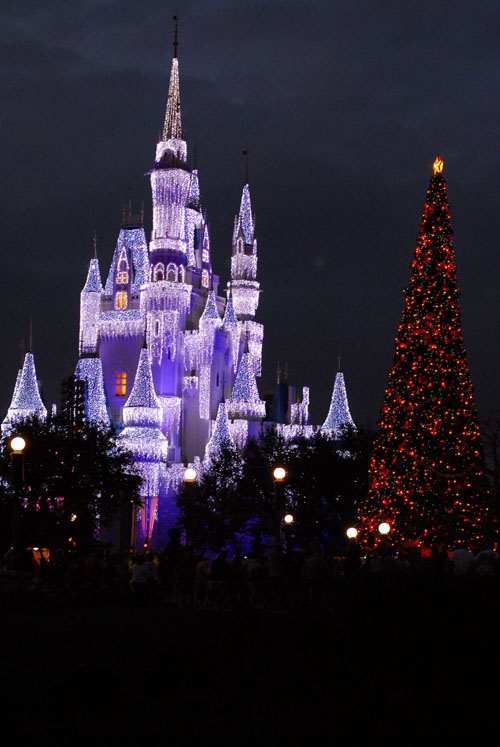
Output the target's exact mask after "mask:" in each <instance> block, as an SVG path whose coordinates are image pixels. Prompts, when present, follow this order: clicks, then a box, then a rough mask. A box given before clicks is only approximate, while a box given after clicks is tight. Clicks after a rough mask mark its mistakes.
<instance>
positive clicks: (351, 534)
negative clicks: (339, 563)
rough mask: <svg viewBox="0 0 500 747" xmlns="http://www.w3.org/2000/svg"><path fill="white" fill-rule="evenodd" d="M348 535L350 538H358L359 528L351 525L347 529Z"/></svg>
mask: <svg viewBox="0 0 500 747" xmlns="http://www.w3.org/2000/svg"><path fill="white" fill-rule="evenodd" d="M346 534H347V537H348V539H350V540H353V539H356V537H357V536H358V530H357V529H356V527H349V529H348V530H347V531H346Z"/></svg>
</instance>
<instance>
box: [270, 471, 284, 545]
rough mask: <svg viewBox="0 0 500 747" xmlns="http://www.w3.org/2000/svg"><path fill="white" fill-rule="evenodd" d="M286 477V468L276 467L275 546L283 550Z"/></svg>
mask: <svg viewBox="0 0 500 747" xmlns="http://www.w3.org/2000/svg"><path fill="white" fill-rule="evenodd" d="M285 477H286V469H285V468H284V467H275V468H274V469H273V479H274V490H273V496H274V544H275V546H277V547H279V548H280V549H281V544H282V542H281V519H282V516H283V504H284V498H283V481H284V479H285Z"/></svg>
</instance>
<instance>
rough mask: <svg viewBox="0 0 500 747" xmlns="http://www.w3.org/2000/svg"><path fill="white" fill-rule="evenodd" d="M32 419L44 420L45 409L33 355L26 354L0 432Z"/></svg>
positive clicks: (45, 415)
mask: <svg viewBox="0 0 500 747" xmlns="http://www.w3.org/2000/svg"><path fill="white" fill-rule="evenodd" d="M33 417H37V418H39V419H40V420H45V418H46V417H47V408H46V407H45V405H44V404H43V402H42V398H41V396H40V390H39V388H38V381H37V378H36V369H35V359H34V358H33V353H26V356H25V358H24V365H23V367H22V369H21V373H20V375H19V374H18V377H17V380H16V385H15V387H14V395H13V397H12V402H11V403H10V407H9V409H8V411H7V415H6V417H5V419H4V421H3V423H2V431H3V432H6V431H9V430H10V429H11V428H12V427H13V426H14V425H16V424H17V423H20V422H22V421H23V420H28V419H29V418H33Z"/></svg>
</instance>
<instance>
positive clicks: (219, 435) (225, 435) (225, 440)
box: [205, 402, 234, 461]
mask: <svg viewBox="0 0 500 747" xmlns="http://www.w3.org/2000/svg"><path fill="white" fill-rule="evenodd" d="M222 446H226V447H229V448H233V449H234V439H233V437H232V435H231V431H230V430H229V422H228V419H227V413H226V403H225V402H221V403H220V404H219V408H218V410H217V418H216V420H215V427H214V431H213V433H212V436H211V438H210V441H209V442H208V444H207V446H206V449H205V461H206V460H207V459H209V458H210V457H212V456H215V455H216V454H217V453H218V451H219V450H220V448H221V447H222Z"/></svg>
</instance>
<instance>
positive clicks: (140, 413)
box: [123, 348, 161, 428]
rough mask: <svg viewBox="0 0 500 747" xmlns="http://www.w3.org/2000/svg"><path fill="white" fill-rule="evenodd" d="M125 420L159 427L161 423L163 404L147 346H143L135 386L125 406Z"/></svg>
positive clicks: (128, 424)
mask: <svg viewBox="0 0 500 747" xmlns="http://www.w3.org/2000/svg"><path fill="white" fill-rule="evenodd" d="M123 422H124V424H125V425H127V426H144V427H153V428H154V427H156V428H158V427H159V425H160V423H161V406H160V402H159V400H158V397H157V396H156V392H155V389H154V384H153V375H152V373H151V361H150V358H149V351H148V350H147V348H142V350H141V353H140V356H139V363H138V365H137V372H136V374H135V379H134V386H133V387H132V391H131V392H130V396H129V398H128V400H127V402H126V403H125V406H124V408H123Z"/></svg>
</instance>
